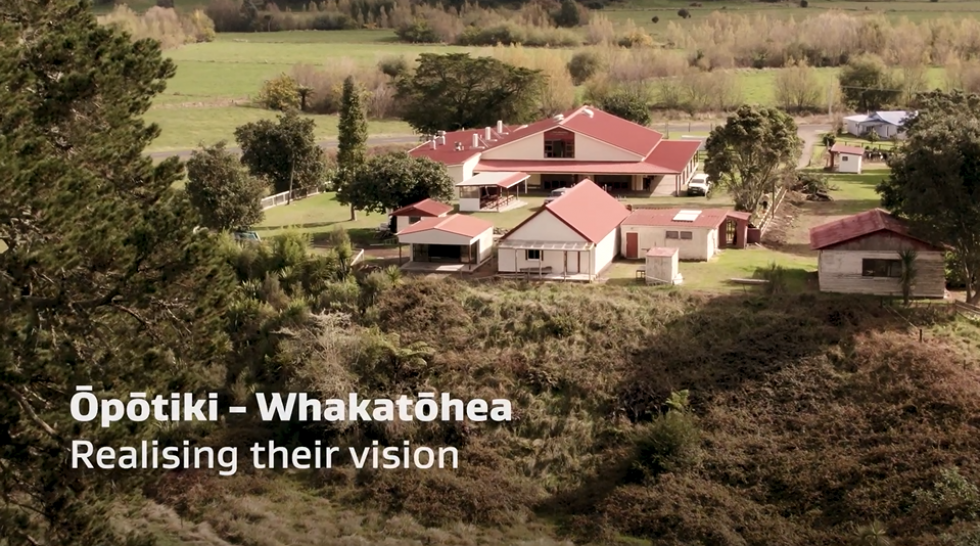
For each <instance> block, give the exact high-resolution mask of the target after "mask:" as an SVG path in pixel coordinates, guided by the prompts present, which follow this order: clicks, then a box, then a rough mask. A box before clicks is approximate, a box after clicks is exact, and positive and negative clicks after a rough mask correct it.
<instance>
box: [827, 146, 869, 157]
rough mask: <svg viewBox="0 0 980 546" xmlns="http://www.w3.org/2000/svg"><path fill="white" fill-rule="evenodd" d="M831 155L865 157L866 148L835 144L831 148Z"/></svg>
mask: <svg viewBox="0 0 980 546" xmlns="http://www.w3.org/2000/svg"><path fill="white" fill-rule="evenodd" d="M830 151H831V153H835V154H848V155H860V156H863V155H864V148H861V147H859V146H847V145H844V144H834V145H833V146H831V147H830Z"/></svg>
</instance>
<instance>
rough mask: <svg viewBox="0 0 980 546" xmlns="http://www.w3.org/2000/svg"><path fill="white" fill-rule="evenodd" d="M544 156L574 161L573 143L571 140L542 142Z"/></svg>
mask: <svg viewBox="0 0 980 546" xmlns="http://www.w3.org/2000/svg"><path fill="white" fill-rule="evenodd" d="M544 156H545V157H565V158H568V159H574V158H575V142H574V141H572V140H546V141H544Z"/></svg>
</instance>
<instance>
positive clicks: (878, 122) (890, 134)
mask: <svg viewBox="0 0 980 546" xmlns="http://www.w3.org/2000/svg"><path fill="white" fill-rule="evenodd" d="M915 115H916V112H906V111H905V110H887V111H880V112H871V113H869V114H857V115H854V116H847V117H846V118H844V125H845V129H846V130H847V132H848V133H850V134H852V135H854V136H866V135H867V134H868V132H870V131H874V132H876V133H878V136H879V137H881V138H883V139H892V138H902V137H903V136H904V133H905V121H906V120H907V119H908V118H910V117H913V116H915Z"/></svg>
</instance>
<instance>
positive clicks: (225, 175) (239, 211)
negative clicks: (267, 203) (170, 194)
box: [185, 141, 266, 231]
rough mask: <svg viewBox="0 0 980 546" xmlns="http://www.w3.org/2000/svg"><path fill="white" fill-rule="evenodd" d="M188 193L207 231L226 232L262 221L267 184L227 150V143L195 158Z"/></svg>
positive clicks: (199, 152)
mask: <svg viewBox="0 0 980 546" xmlns="http://www.w3.org/2000/svg"><path fill="white" fill-rule="evenodd" d="M185 189H186V190H187V194H188V195H189V196H190V198H191V203H193V204H194V206H195V207H196V208H197V210H198V212H199V213H200V214H201V220H202V222H201V223H202V225H204V226H205V227H208V228H211V229H216V230H219V231H222V230H229V229H239V228H246V227H248V226H251V225H253V224H257V223H259V222H261V221H262V197H264V196H265V191H266V184H265V182H263V181H262V180H260V179H258V178H256V177H254V176H252V175H251V174H250V173H249V172H248V170H247V169H246V168H245V167H244V166H243V165H242V163H241V161H239V159H238V157H237V156H236V155H235V154H233V153H232V152H230V151H228V149H227V148H225V141H221V142H219V143H217V144H215V145H214V146H209V147H206V148H204V149H202V150H195V151H194V153H193V154H191V157H190V159H188V160H187V186H186V187H185Z"/></svg>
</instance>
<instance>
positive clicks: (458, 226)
mask: <svg viewBox="0 0 980 546" xmlns="http://www.w3.org/2000/svg"><path fill="white" fill-rule="evenodd" d="M488 229H493V224H492V223H490V222H488V221H486V220H483V219H480V218H476V217H474V216H467V215H465V214H451V215H449V216H443V217H441V218H426V219H424V220H421V221H419V222H415V223H414V224H412V225H410V226H408V227H407V228H405V229H403V230H401V231H399V232H398V235H399V236H401V235H408V234H409V233H418V232H420V231H429V230H436V231H445V232H446V233H452V234H454V235H462V236H464V237H476V236H477V235H480V234H481V233H483V232H484V231H486V230H488Z"/></svg>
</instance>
